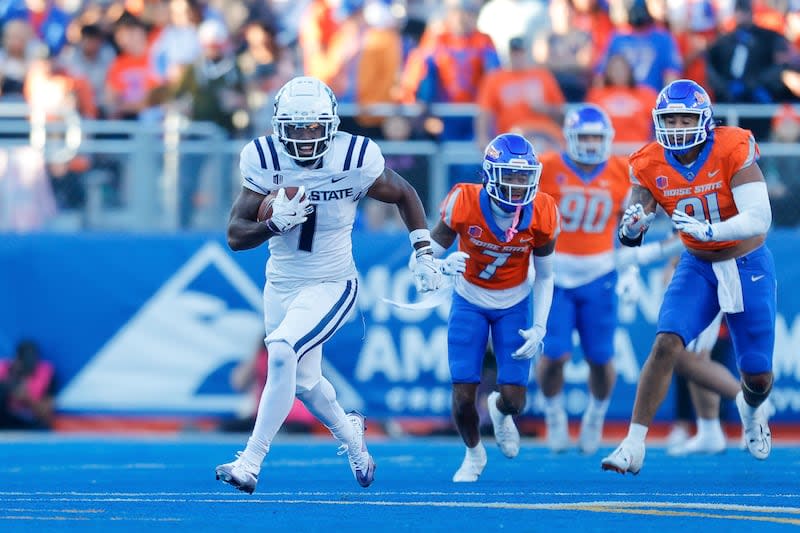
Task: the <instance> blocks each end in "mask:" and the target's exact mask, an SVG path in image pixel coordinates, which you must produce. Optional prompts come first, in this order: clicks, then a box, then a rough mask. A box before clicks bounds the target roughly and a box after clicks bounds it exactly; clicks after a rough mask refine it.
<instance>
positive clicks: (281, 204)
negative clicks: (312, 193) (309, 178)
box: [267, 186, 314, 235]
mask: <svg viewBox="0 0 800 533" xmlns="http://www.w3.org/2000/svg"><path fill="white" fill-rule="evenodd" d="M305 190H306V188H305V187H303V186H301V187H300V188H299V189H298V190H297V194H295V195H294V198H292V199H291V200H288V199H287V198H286V190H285V189H284V188H282V187H281V189H280V190H279V191H278V195H277V196H276V197H275V200H273V202H272V216H271V217H270V218H269V220H267V226H269V229H270V230H272V232H273V233H276V234H278V235H280V234H282V233H286V232H287V231H289V230H290V229H292V228H293V227H295V226H297V225H298V224H302V223H303V222H305V221H306V220H307V219H308V215H309V214H311V212H312V211H313V210H314V207H313V206H312V205H311V200H309V199H308V198H303V196H304V195H305ZM300 198H303V199H302V200H301V199H300Z"/></svg>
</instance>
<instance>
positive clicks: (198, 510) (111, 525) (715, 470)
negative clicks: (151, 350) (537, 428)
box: [0, 433, 800, 533]
mask: <svg viewBox="0 0 800 533" xmlns="http://www.w3.org/2000/svg"><path fill="white" fill-rule="evenodd" d="M368 435H369V433H368ZM245 440H246V437H244V436H239V435H236V436H224V437H223V436H216V435H214V434H208V435H205V434H203V435H193V436H186V437H160V436H159V437H143V438H132V437H119V436H118V437H95V436H71V435H70V436H59V435H41V436H40V435H25V434H8V435H2V436H0V457H2V459H3V460H2V463H1V464H0V475H1V476H2V477H1V479H2V484H0V532H4V533H5V532H16V531H25V532H49V531H103V532H106V531H108V532H121V531H125V532H128V531H130V532H139V531H177V532H183V531H191V532H200V531H277V532H283V531H286V532H305V531H313V532H318V531H319V532H323V533H337V532H340V531H343V532H353V533H356V532H359V533H360V532H370V533H372V532H382V531H447V532H449V533H462V532H463V533H477V532H483V531H503V530H504V531H513V532H515V533H517V532H524V531H543V532H548V533H550V532H558V531H559V529H562V530H563V531H564V532H565V533H566V532H567V531H569V532H571V531H614V532H619V531H622V532H627V531H631V532H637V533H638V532H640V531H659V532H662V531H663V532H666V531H681V532H692V531H702V532H704V533H715V532H722V531H724V532H726V533H730V532H734V531H748V532H749V531H757V532H758V533H762V532H771V531H783V530H795V529H797V526H798V525H800V448H798V447H786V446H784V447H778V446H776V447H775V448H774V449H773V452H772V455H771V457H770V458H769V459H768V460H767V461H764V462H759V461H756V460H755V459H753V458H751V457H750V456H749V455H748V454H747V453H746V452H743V451H740V450H738V449H736V448H730V449H729V450H728V451H727V452H726V453H725V454H722V455H719V456H713V457H693V458H680V459H679V458H673V457H669V456H667V455H666V454H665V453H664V450H663V448H660V447H658V446H654V445H651V447H650V448H649V449H648V455H647V459H646V461H645V468H644V469H643V470H642V473H641V474H640V475H638V476H635V477H634V476H631V475H626V476H621V475H619V474H614V473H610V472H602V471H601V470H600V458H601V457H602V456H603V455H605V454H606V453H607V452H608V451H610V448H609V447H604V448H601V450H600V452H599V453H598V454H597V455H596V456H593V457H583V456H581V455H579V454H578V453H577V452H576V451H573V452H569V453H566V454H562V455H552V454H551V453H550V452H548V451H547V450H546V449H545V448H543V447H542V446H541V444H540V443H539V442H538V441H533V440H531V441H527V442H524V443H523V444H524V445H523V448H522V450H521V452H520V455H519V457H517V458H516V459H514V460H509V459H506V458H505V457H503V456H502V455H501V454H500V451H499V450H498V449H497V447H496V446H495V445H494V443H493V441H492V440H490V439H489V440H485V444H486V445H487V450H488V453H489V463H488V465H487V467H486V470H485V471H484V474H483V476H482V477H481V479H480V480H479V481H478V482H477V483H471V484H454V483H452V482H451V481H450V477H451V476H452V474H453V472H454V471H455V469H456V468H457V467H458V465H459V464H460V461H461V458H462V456H463V448H462V446H461V444H460V442H459V441H457V440H455V439H449V438H443V439H423V438H413V439H411V438H410V439H407V440H406V439H404V440H380V441H371V443H370V450H371V452H372V454H373V455H374V456H375V459H376V462H377V463H378V470H377V474H376V481H375V483H374V484H373V485H372V486H371V487H370V488H368V489H361V488H360V487H359V486H358V485H357V484H356V482H355V480H354V479H353V477H352V475H351V473H350V469H349V467H348V465H347V460H346V458H345V456H337V455H336V449H337V446H336V444H335V443H334V442H333V440H332V439H325V438H319V437H291V438H290V437H286V436H283V435H280V436H279V437H278V439H277V442H276V443H275V444H274V445H273V448H272V451H271V453H270V455H269V457H268V459H267V461H266V463H265V466H264V469H263V470H262V471H261V476H260V481H259V486H258V490H257V491H256V493H255V494H253V495H252V496H250V495H247V494H244V493H240V492H238V491H236V490H234V489H232V488H231V487H229V486H227V485H223V484H222V483H220V482H218V481H215V479H214V466H215V465H216V464H218V463H221V462H227V461H229V460H230V459H232V458H233V455H234V453H235V452H236V451H237V450H239V449H241V448H242V445H243V443H244V442H245ZM609 445H610V443H609Z"/></svg>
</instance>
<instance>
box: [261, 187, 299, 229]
mask: <svg viewBox="0 0 800 533" xmlns="http://www.w3.org/2000/svg"><path fill="white" fill-rule="evenodd" d="M284 190H285V191H286V199H287V200H291V199H292V198H294V195H295V194H297V191H298V188H297V187H284ZM276 196H278V191H273V192H271V193H269V194H268V195H266V196H265V197H264V199H263V200H261V205H260V206H258V216H257V218H256V220H257V221H258V222H264V221H265V220H267V219H268V218H270V217H271V216H272V202H274V201H275V197H276ZM301 200H302V198H301Z"/></svg>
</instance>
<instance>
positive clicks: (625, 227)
mask: <svg viewBox="0 0 800 533" xmlns="http://www.w3.org/2000/svg"><path fill="white" fill-rule="evenodd" d="M655 217H656V214H655V212H653V213H650V214H647V213H645V212H644V207H642V204H633V205H631V206H629V207H628V209H626V210H625V213H623V215H622V220H620V224H619V232H620V234H621V235H623V236H624V237H626V238H628V239H638V238H639V237H640V236H641V235H642V233H644V232H645V231H647V228H649V227H650V223H651V222H652V221H653V219H654V218H655Z"/></svg>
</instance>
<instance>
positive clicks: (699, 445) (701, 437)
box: [667, 428, 728, 456]
mask: <svg viewBox="0 0 800 533" xmlns="http://www.w3.org/2000/svg"><path fill="white" fill-rule="evenodd" d="M727 448H728V441H727V439H726V438H725V433H723V432H722V428H717V429H715V430H714V431H706V432H705V433H703V434H700V433H697V435H695V436H694V437H692V438H691V439H689V440H687V441H686V442H685V443H684V444H683V445H682V446H677V447H675V448H667V455H673V456H683V455H714V454H718V453H722V452H724V451H725V450H726V449H727Z"/></svg>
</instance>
